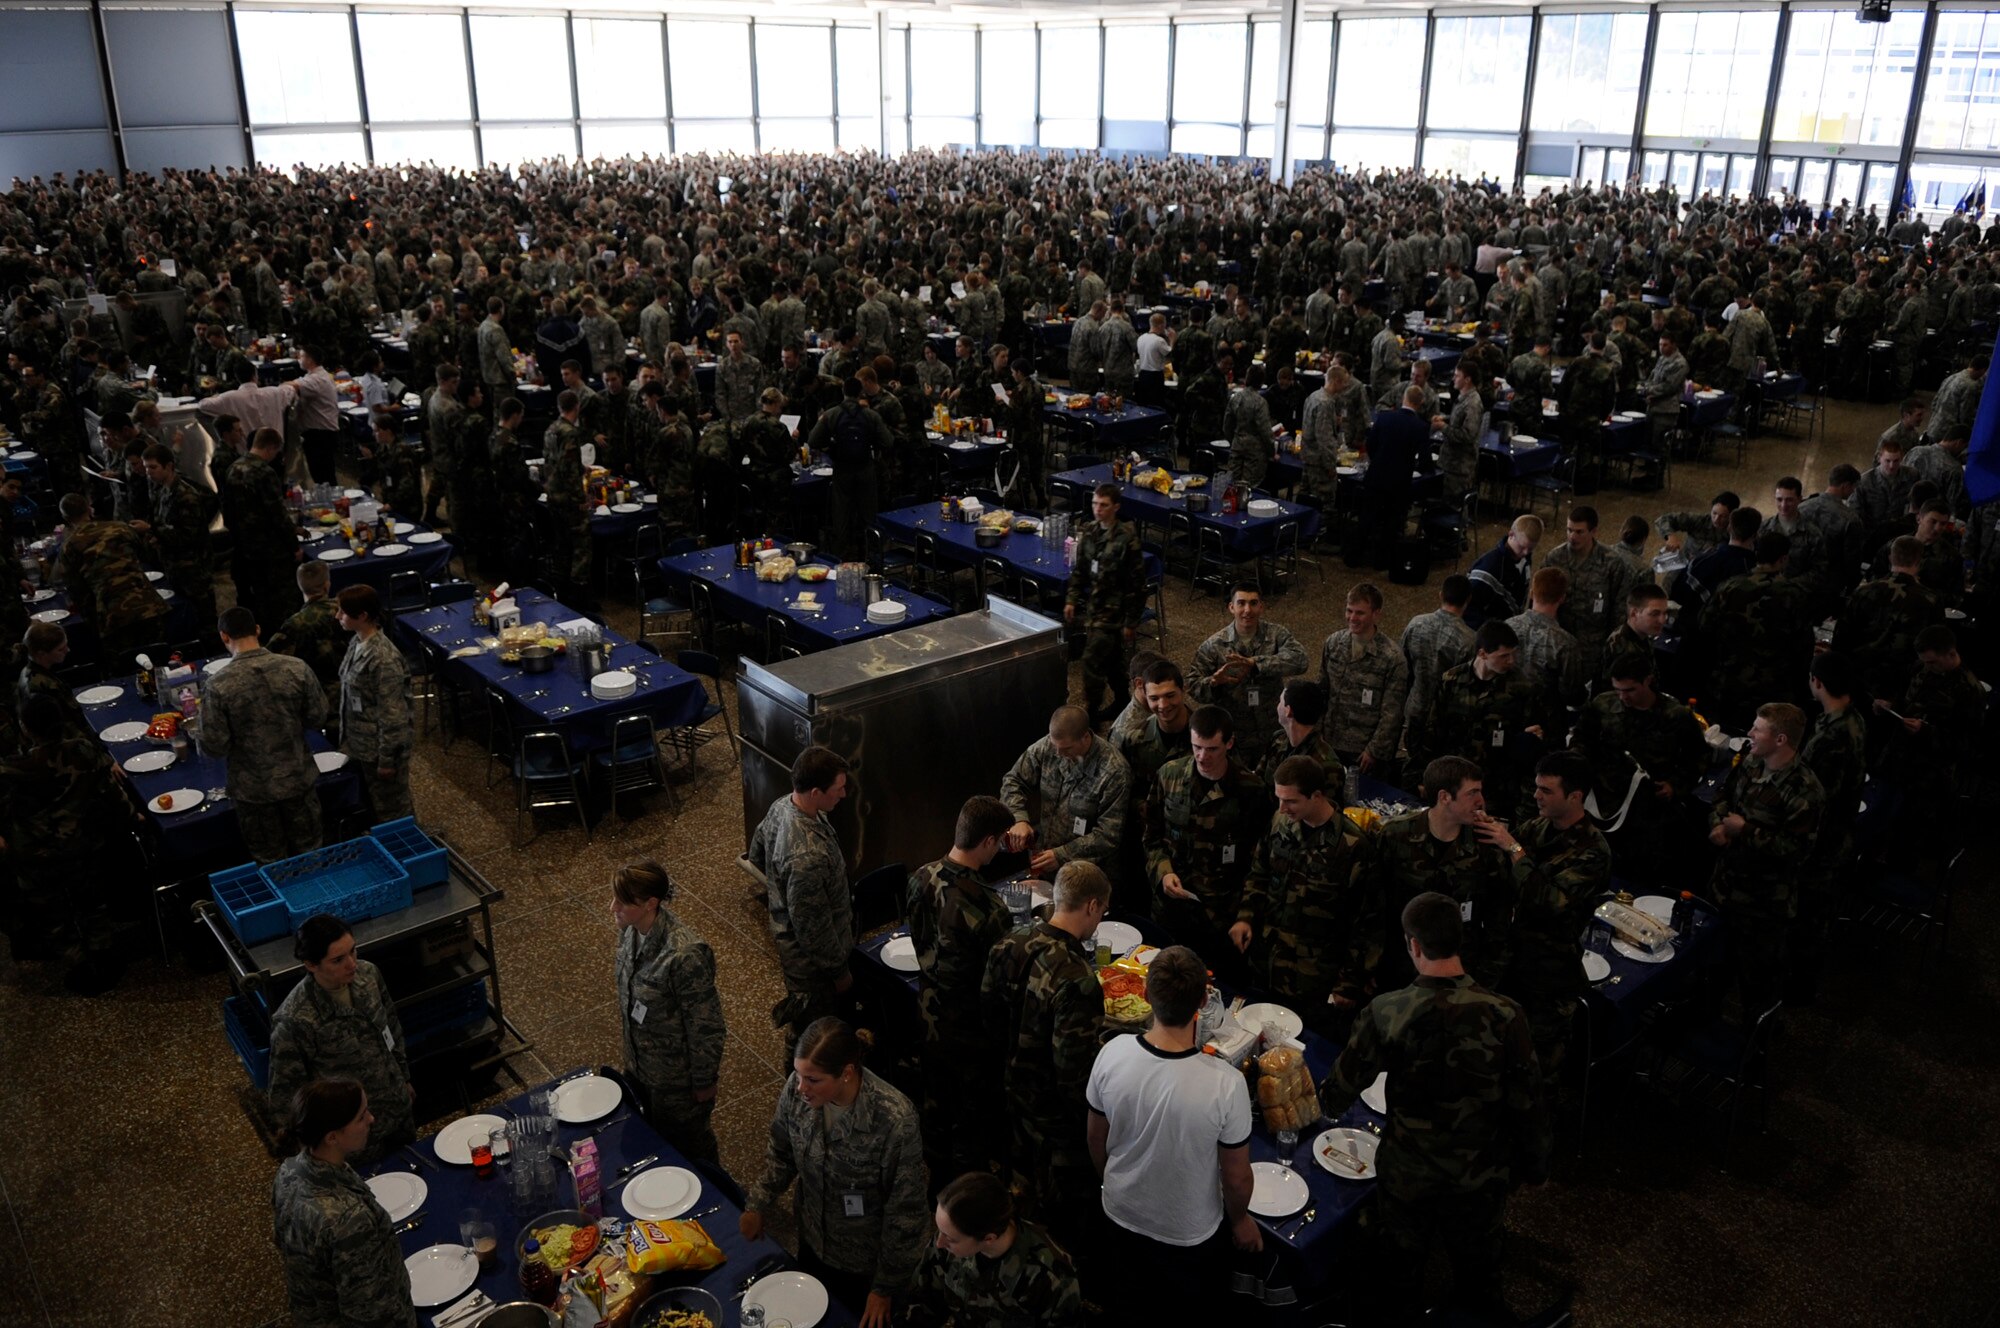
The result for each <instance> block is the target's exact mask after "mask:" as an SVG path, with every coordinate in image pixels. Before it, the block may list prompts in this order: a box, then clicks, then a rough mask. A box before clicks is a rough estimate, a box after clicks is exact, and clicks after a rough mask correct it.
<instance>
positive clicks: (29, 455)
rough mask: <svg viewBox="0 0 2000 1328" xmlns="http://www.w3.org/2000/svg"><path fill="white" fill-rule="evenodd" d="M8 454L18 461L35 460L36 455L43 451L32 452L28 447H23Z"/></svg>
mask: <svg viewBox="0 0 2000 1328" xmlns="http://www.w3.org/2000/svg"><path fill="white" fill-rule="evenodd" d="M7 455H8V456H11V457H13V458H14V459H15V460H16V461H33V460H34V459H35V458H36V457H38V456H40V455H41V453H40V452H30V451H28V450H27V449H26V448H22V449H20V450H19V451H15V452H9V453H8V454H7Z"/></svg>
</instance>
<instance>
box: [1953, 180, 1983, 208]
mask: <svg viewBox="0 0 2000 1328" xmlns="http://www.w3.org/2000/svg"><path fill="white" fill-rule="evenodd" d="M1978 192H1979V186H1978V185H1976V184H1975V185H1970V186H1968V187H1967V188H1966V191H1965V192H1964V193H1962V194H1960V195H1959V196H1958V203H1957V205H1956V206H1955V207H1953V208H1952V211H1953V212H1970V211H1972V196H1973V195H1974V194H1976V193H1978Z"/></svg>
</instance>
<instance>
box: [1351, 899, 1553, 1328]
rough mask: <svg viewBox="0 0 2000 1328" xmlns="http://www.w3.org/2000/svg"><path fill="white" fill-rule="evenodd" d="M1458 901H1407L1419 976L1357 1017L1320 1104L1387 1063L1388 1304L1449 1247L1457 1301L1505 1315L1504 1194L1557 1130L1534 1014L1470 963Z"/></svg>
mask: <svg viewBox="0 0 2000 1328" xmlns="http://www.w3.org/2000/svg"><path fill="white" fill-rule="evenodd" d="M1458 912H1459V910H1458V905H1457V903H1455V902H1454V901H1453V900H1452V899H1450V898H1449V897H1446V896H1443V895H1440V894H1436V893H1430V892H1426V893H1423V894H1420V895H1418V896H1417V897H1416V898H1415V899H1412V900H1411V901H1410V903H1409V904H1408V905H1407V906H1406V907H1405V908H1404V909H1403V911H1402V914H1401V922H1402V926H1401V933H1402V935H1403V937H1404V938H1405V940H1404V942H1403V951H1402V952H1403V953H1404V954H1405V955H1406V956H1407V959H1406V960H1405V964H1406V965H1407V964H1414V965H1415V966H1416V968H1417V973H1418V976H1417V979H1416V981H1415V982H1413V983H1411V984H1410V985H1409V986H1407V987H1403V988H1402V989H1400V990H1397V991H1391V992H1386V993H1384V994H1383V995H1380V996H1377V997H1376V998H1375V999H1374V1000H1373V1001H1371V1002H1369V1004H1368V1007H1367V1008H1366V1009H1365V1010H1363V1011H1362V1012H1361V1014H1360V1015H1359V1016H1358V1017H1357V1018H1356V1019H1355V1021H1354V1032H1353V1034H1352V1035H1351V1036H1350V1037H1349V1038H1348V1041H1347V1046H1346V1047H1345V1048H1344V1049H1343V1050H1342V1051H1341V1053H1340V1059H1339V1060H1338V1061H1336V1062H1334V1066H1333V1072H1332V1073H1331V1074H1330V1075H1328V1076H1327V1079H1326V1082H1325V1083H1324V1084H1322V1085H1321V1086H1320V1103H1321V1105H1322V1106H1323V1107H1324V1109H1325V1110H1326V1113H1327V1114H1328V1115H1329V1116H1332V1117H1335V1118H1338V1117H1339V1116H1340V1114H1341V1113H1342V1112H1344V1111H1346V1110H1347V1109H1348V1108H1349V1107H1350V1106H1352V1105H1353V1103H1354V1100H1355V1098H1357V1097H1359V1096H1360V1095H1361V1091H1362V1090H1363V1089H1364V1088H1366V1087H1368V1086H1369V1085H1370V1084H1372V1083H1373V1082H1374V1081H1375V1076H1376V1075H1377V1074H1381V1073H1386V1074H1387V1075H1388V1076H1389V1130H1388V1133H1387V1135H1386V1136H1385V1137H1384V1138H1383V1140H1382V1146H1381V1148H1380V1150H1379V1151H1378V1153H1377V1155H1376V1166H1377V1168H1378V1170H1379V1172H1380V1176H1381V1183H1380V1184H1379V1185H1378V1186H1377V1188H1376V1212H1377V1214H1378V1215H1379V1216H1380V1218H1381V1220H1382V1225H1383V1228H1384V1230H1385V1231H1386V1233H1387V1234H1388V1236H1389V1238H1390V1240H1391V1241H1392V1242H1394V1244H1395V1247H1396V1252H1397V1254H1398V1256H1399V1258H1398V1265H1399V1266H1398V1268H1397V1270H1396V1272H1397V1276H1396V1277H1395V1279H1394V1282H1395V1286H1394V1288H1393V1290H1392V1292H1391V1301H1392V1303H1398V1304H1416V1303H1418V1301H1417V1296H1418V1293H1419V1289H1420V1287H1421V1284H1422V1281H1423V1271H1424V1263H1425V1258H1426V1256H1427V1255H1428V1254H1429V1253H1431V1252H1432V1251H1433V1250H1438V1249H1441V1250H1442V1251H1443V1252H1444V1253H1445V1254H1446V1256H1447V1257H1448V1258H1449V1259H1450V1261H1451V1264H1452V1275H1453V1285H1454V1296H1455V1299H1456V1300H1457V1302H1458V1303H1460V1304H1463V1305H1466V1306H1468V1307H1475V1306H1476V1307H1477V1308H1478V1309H1479V1310H1480V1311H1482V1312H1485V1311H1493V1310H1498V1311H1500V1312H1501V1313H1502V1314H1504V1315H1505V1316H1506V1317H1509V1318H1511V1317H1512V1314H1511V1311H1507V1310H1506V1306H1505V1303H1504V1302H1503V1301H1502V1300H1501V1298H1500V1247H1501V1240H1502V1235H1503V1218H1504V1213H1505V1209H1506V1203H1507V1193H1508V1191H1509V1190H1511V1189H1513V1188H1514V1187H1515V1186H1516V1185H1522V1184H1536V1183H1539V1182H1540V1181H1542V1180H1545V1179H1546V1178H1547V1176H1548V1169H1549V1153H1550V1151H1551V1136H1550V1131H1549V1123H1548V1114H1547V1108H1546V1106H1545V1104H1544V1102H1543V1100H1542V1083H1541V1071H1540V1069H1539V1067H1538V1066H1537V1065H1536V1063H1535V1049H1534V1042H1533V1039H1532V1038H1531V1036H1530V1033H1529V1028H1528V1020H1527V1017H1526V1016H1525V1015H1524V1014H1523V1013H1522V1012H1521V1008H1520V1007H1519V1006H1518V1005H1516V1004H1515V1003H1514V1002H1513V1001H1511V1000H1508V999H1507V998H1506V997H1505V996H1499V995H1495V994H1494V993H1493V992H1492V991H1490V990H1488V989H1487V988H1486V987H1485V986H1483V985H1481V984H1479V983H1477V982H1475V981H1474V980H1473V978H1472V977H1471V976H1469V975H1468V974H1467V973H1466V971H1465V966H1464V964H1463V962H1462V961H1461V958H1460V955H1459V949H1460V945H1461V943H1462V935H1463V930H1464V929H1463V924H1461V923H1460V921H1459V917H1458Z"/></svg>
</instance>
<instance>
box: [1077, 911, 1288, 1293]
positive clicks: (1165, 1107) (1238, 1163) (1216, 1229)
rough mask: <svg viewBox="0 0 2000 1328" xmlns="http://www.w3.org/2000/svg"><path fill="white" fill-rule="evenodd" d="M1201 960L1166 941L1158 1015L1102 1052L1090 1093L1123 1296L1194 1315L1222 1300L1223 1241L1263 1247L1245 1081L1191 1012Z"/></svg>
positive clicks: (1197, 998) (1152, 991)
mask: <svg viewBox="0 0 2000 1328" xmlns="http://www.w3.org/2000/svg"><path fill="white" fill-rule="evenodd" d="M1207 994H1208V970H1207V968H1206V967H1205V966H1204V965H1203V964H1202V961H1201V959H1200V958H1199V957H1198V956H1197V955H1196V954H1195V952H1194V951H1192V950H1190V949H1188V948H1187V947H1186V946H1181V945H1176V946H1171V947H1169V948H1167V949H1165V950H1162V951H1161V952H1160V953H1159V954H1158V955H1157V956H1156V957H1155V958H1154V960H1153V963H1152V966H1151V967H1150V968H1148V969H1147V970H1146V1000H1147V1001H1148V1002H1149V1003H1151V1005H1152V1007H1153V1024H1152V1027H1151V1028H1149V1029H1147V1030H1146V1031H1145V1032H1144V1033H1138V1034H1134V1035H1132V1036H1130V1037H1119V1038H1114V1039H1112V1040H1111V1041H1110V1042H1108V1043H1106V1044H1105V1045H1104V1048H1103V1050H1101V1051H1099V1052H1098V1053H1097V1062H1096V1064H1094V1065H1093V1066H1092V1067H1091V1071H1090V1084H1089V1087H1088V1088H1087V1089H1086V1091H1085V1094H1084V1096H1085V1099H1086V1100H1087V1101H1088V1102H1089V1104H1090V1122H1089V1127H1090V1155H1091V1159H1092V1160H1093V1161H1095V1162H1096V1164H1097V1169H1098V1171H1099V1172H1100V1173H1101V1174H1102V1175H1103V1177H1104V1199H1103V1202H1104V1215H1105V1216H1106V1217H1108V1218H1110V1219H1111V1228H1112V1230H1111V1233H1110V1234H1111V1236H1112V1238H1113V1241H1114V1242H1115V1246H1114V1249H1113V1250H1112V1251H1111V1255H1112V1257H1111V1259H1110V1260H1109V1265H1110V1267H1111V1268H1112V1269H1114V1270H1115V1271H1114V1273H1113V1274H1112V1275H1113V1277H1115V1278H1116V1280H1117V1281H1118V1283H1119V1284H1120V1286H1119V1290H1120V1291H1122V1292H1123V1295H1122V1296H1121V1297H1120V1298H1119V1299H1118V1301H1117V1302H1116V1303H1118V1304H1119V1305H1120V1306H1121V1308H1125V1309H1128V1310H1129V1309H1137V1310H1139V1311H1140V1313H1139V1314H1138V1315H1137V1316H1136V1317H1137V1318H1139V1319H1141V1320H1144V1319H1147V1318H1149V1317H1155V1316H1149V1315H1147V1314H1145V1313H1144V1311H1146V1310H1154V1311H1156V1312H1157V1315H1158V1317H1160V1318H1161V1319H1164V1320H1166V1321H1178V1322H1195V1321H1198V1318H1199V1316H1200V1315H1202V1314H1204V1313H1208V1314H1213V1313H1216V1312H1217V1311H1219V1310H1221V1309H1223V1308H1224V1307H1225V1305H1226V1300H1225V1296H1226V1292H1227V1285H1228V1276H1229V1263H1228V1260H1229V1250H1230V1247H1231V1246H1232V1245H1234V1246H1235V1248H1237V1249H1240V1250H1246V1251H1255V1250H1259V1249H1262V1248H1263V1244H1264V1241H1263V1236H1262V1233H1260V1232H1259V1231H1258V1229H1257V1223H1256V1221H1255V1220H1254V1219H1253V1218H1252V1217H1251V1216H1250V1190H1251V1184H1252V1181H1251V1175H1250V1148H1249V1145H1250V1090H1249V1087H1248V1085H1247V1084H1246V1083H1245V1082H1244V1079H1243V1076H1242V1075H1241V1074H1239V1073H1238V1072H1237V1071H1236V1070H1235V1069H1234V1068H1232V1067H1231V1066H1230V1065H1229V1063H1228V1062H1227V1061H1223V1060H1220V1059H1218V1058H1217V1057H1214V1056H1204V1055H1202V1054H1201V1048H1200V1047H1199V1046H1198V1045H1197V1044H1196V1042H1195V1036H1196V1033H1195V1025H1196V1018H1197V1016H1198V1015H1199V1014H1200V1012H1201V1006H1202V1002H1203V1000H1204V999H1205V998H1206V996H1207Z"/></svg>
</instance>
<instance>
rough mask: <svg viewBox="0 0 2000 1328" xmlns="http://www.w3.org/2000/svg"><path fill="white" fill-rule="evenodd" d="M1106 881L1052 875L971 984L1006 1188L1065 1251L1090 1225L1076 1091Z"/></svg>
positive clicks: (1085, 869) (1090, 1024)
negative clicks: (1042, 902)
mask: <svg viewBox="0 0 2000 1328" xmlns="http://www.w3.org/2000/svg"><path fill="white" fill-rule="evenodd" d="M1110 904H1111V882H1110V880H1109V879H1108V878H1107V877H1106V876H1105V875H1104V873H1103V872H1102V871H1100V870H1098V868H1097V867H1096V866H1095V865H1094V864H1092V863H1088V862H1072V863H1069V864H1068V865H1066V866H1065V867H1064V868H1063V869H1062V870H1061V871H1059V872H1057V873H1056V880H1055V903H1054V907H1053V909H1052V910H1051V912H1050V915H1049V917H1048V919H1047V920H1046V921H1039V922H1036V923H1034V924H1032V925H1031V926H1027V927H1023V928H1021V929H1019V930H1017V931H1014V932H1011V933H1009V934H1008V935H1007V936H1006V937H1004V938H1003V939H1002V940H1001V941H1000V942H999V944H997V945H995V946H994V947H993V952H992V954H991V955H990V956H989V957H988V959H987V961H986V973H985V975H984V977H983V978H982V979H981V982H980V988H979V1007H980V1022H981V1023H982V1025H983V1026H984V1028H985V1032H986V1041H987V1045H988V1047H989V1048H991V1049H992V1054H993V1055H994V1056H995V1058H996V1059H997V1060H998V1061H999V1063H1000V1066H1001V1074H1002V1092H1001V1094H1000V1095H999V1097H998V1099H997V1100H998V1101H1000V1102H1002V1103H1004V1105H1005V1108H1006V1122H1007V1128H1008V1129H1009V1130H1010V1131H1011V1139H1010V1147H1011V1158H1012V1162H1013V1174H1014V1183H1015V1187H1016V1189H1017V1190H1018V1191H1020V1192H1022V1193H1023V1194H1024V1195H1026V1196H1027V1197H1028V1199H1029V1202H1030V1204H1031V1207H1032V1210H1033V1211H1034V1212H1035V1213H1037V1214H1038V1215H1039V1216H1041V1218H1042V1219H1043V1220H1044V1221H1048V1222H1050V1223H1052V1224H1055V1225H1056V1228H1057V1232H1058V1234H1059V1235H1061V1236H1063V1237H1064V1239H1065V1242H1066V1243H1068V1244H1069V1245H1070V1247H1071V1248H1077V1246H1076V1243H1075V1241H1076V1237H1077V1236H1078V1235H1083V1236H1084V1237H1085V1238H1086V1240H1087V1238H1088V1236H1089V1234H1090V1233H1091V1232H1092V1231H1094V1229H1095V1219H1096V1217H1097V1215H1098V1207H1097V1204H1096V1203H1095V1202H1094V1201H1095V1198H1096V1194H1097V1189H1098V1180H1097V1171H1096V1168H1095V1166H1094V1165H1093V1164H1092V1163H1091V1160H1090V1153H1089V1146H1088V1144H1087V1142H1086V1140H1085V1136H1084V1120H1085V1112H1086V1111H1087V1110H1088V1103H1087V1102H1086V1100H1085V1097H1084V1090H1085V1088H1086V1087H1087V1086H1088V1085H1089V1083H1090V1067H1091V1065H1092V1064H1094V1063H1095V1061H1096V1060H1097V1048H1098V1043H1099V1040H1100V1033H1101V1031H1102V1029H1103V1026H1104V989H1103V988H1102V987H1101V986H1100V985H1099V984H1098V981H1097V969H1096V966H1095V964H1093V963H1092V960H1091V952H1090V937H1091V936H1092V935H1093V934H1094V933H1095V932H1096V931H1097V924H1098V923H1100V922H1102V921H1103V920H1104V913H1105V910H1106V909H1107V908H1108V907H1110Z"/></svg>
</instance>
